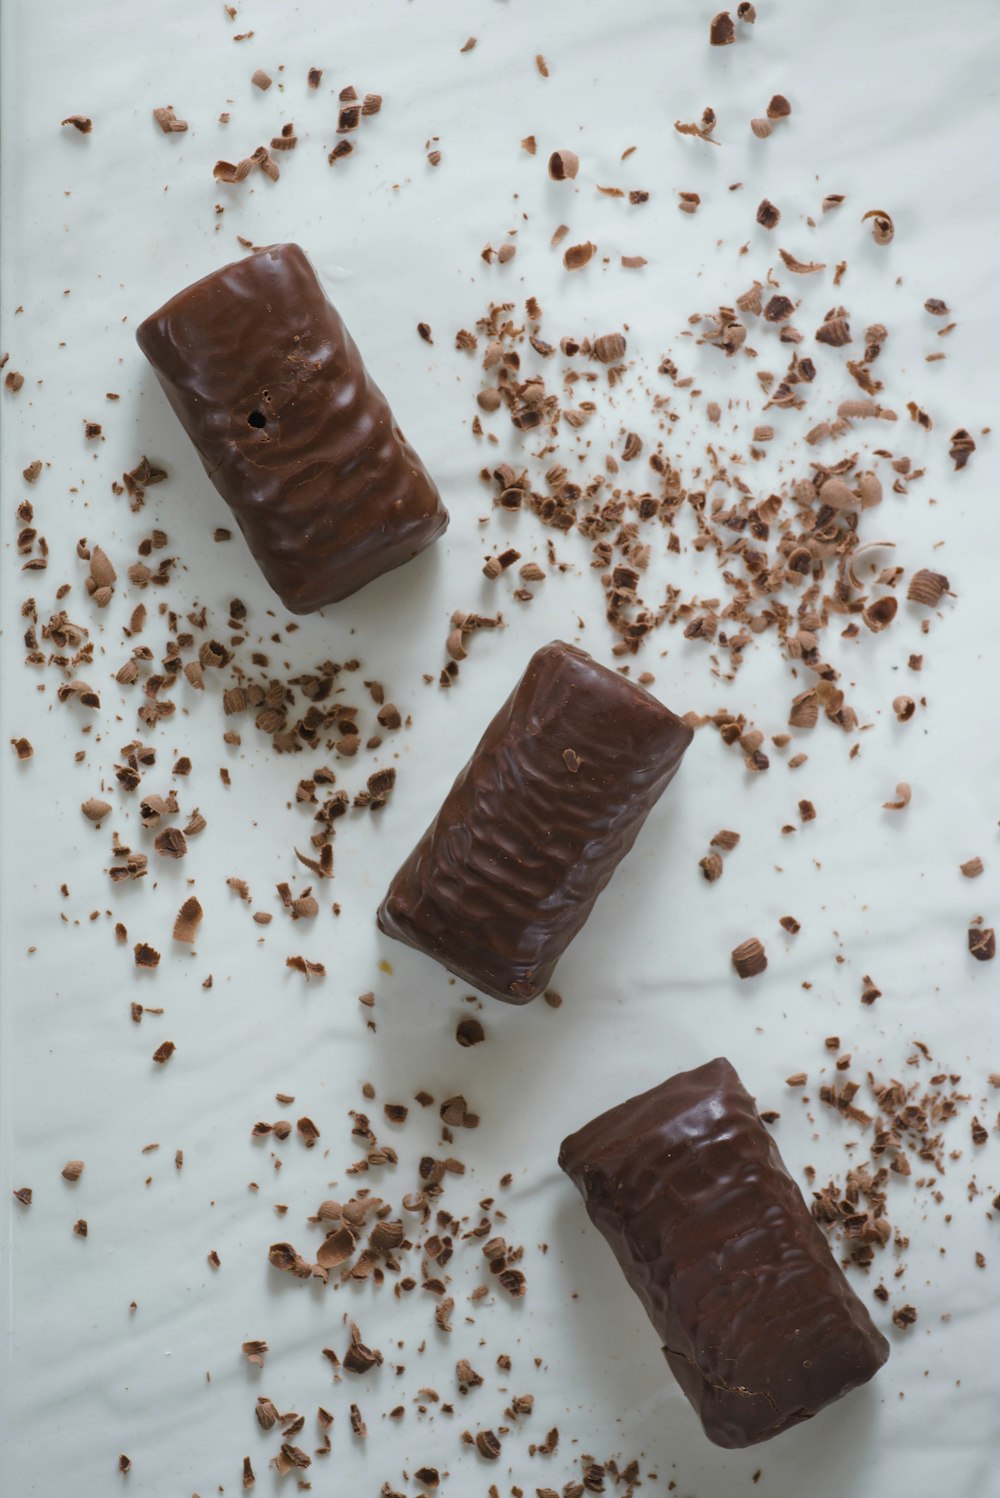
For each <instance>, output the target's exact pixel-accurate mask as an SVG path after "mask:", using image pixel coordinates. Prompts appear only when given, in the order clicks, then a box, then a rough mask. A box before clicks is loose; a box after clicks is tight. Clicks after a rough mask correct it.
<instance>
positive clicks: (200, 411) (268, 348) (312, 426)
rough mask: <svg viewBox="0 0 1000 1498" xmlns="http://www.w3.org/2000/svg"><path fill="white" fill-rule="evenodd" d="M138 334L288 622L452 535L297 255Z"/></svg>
mask: <svg viewBox="0 0 1000 1498" xmlns="http://www.w3.org/2000/svg"><path fill="white" fill-rule="evenodd" d="M136 338H137V340H138V343H139V347H140V348H141V349H142V351H143V353H144V354H145V355H146V358H147V359H148V360H149V362H150V363H151V364H152V366H153V368H154V369H155V371H156V373H157V375H158V377H159V380H160V384H161V385H162V386H163V389H164V391H165V393H166V396H167V399H168V400H169V401H170V404H171V405H172V406H173V408H174V410H175V412H176V413H177V415H178V416H179V418H180V420H181V423H182V425H183V427H184V429H185V431H186V432H187V434H188V436H189V437H190V438H191V441H192V442H193V443H194V445H195V447H196V448H197V450H198V455H199V457H200V458H201V461H202V462H203V463H204V465H205V469H206V472H207V473H208V476H209V478H210V479H211V480H212V483H213V484H214V485H215V487H216V488H217V489H218V491H219V493H220V494H221V495H222V497H223V499H224V500H225V501H226V503H227V504H228V505H229V507H230V509H231V510H232V512H233V514H234V515H235V517H236V520H237V522H238V524H239V526H240V529H241V530H242V532H243V534H244V536H245V537H246V540H247V544H248V545H249V547H250V550H251V551H252V552H253V555H254V556H255V557H256V559H257V562H258V564H259V566H260V569H261V571H262V572H263V574H264V576H265V577H266V578H267V580H268V582H269V583H270V584H271V587H272V588H273V589H274V591H275V592H276V593H277V594H278V596H279V598H280V599H281V601H282V603H283V604H284V605H285V607H286V608H287V609H290V610H291V612H292V613H295V614H307V613H310V612H311V611H312V610H313V609H319V608H322V607H323V605H324V604H327V603H334V602H336V600H337V599H340V598H346V597H347V595H348V594H349V593H354V592H356V591H357V589H358V588H361V587H363V586H364V585H365V583H367V582H370V581H371V579H372V578H375V577H378V576H380V575H381V574H382V573H383V572H388V571H390V569H391V568H393V567H399V566H400V565H401V564H402V563H403V562H408V561H409V560H410V558H411V557H414V556H416V555H417V553H418V552H419V551H422V550H423V549H424V547H425V546H429V545H430V544H431V542H432V541H434V540H435V539H436V538H437V537H438V536H439V535H441V533H442V531H444V529H445V527H446V526H447V524H448V513H447V511H446V510H445V508H444V506H443V505H442V503H441V497H440V495H439V494H438V491H437V489H436V488H435V486H434V483H433V481H432V480H431V478H430V476H429V475H428V473H427V470H426V469H425V468H424V466H423V464H422V463H421V461H420V459H419V458H418V457H417V455H416V453H415V452H414V451H413V448H412V447H410V445H409V443H408V442H407V441H406V440H405V438H404V437H403V434H402V432H401V431H400V430H399V428H398V427H397V426H396V424H395V422H394V421H393V419H392V412H391V411H390V410H389V406H388V404H387V402H386V399H385V396H384V395H383V394H382V392H381V390H379V388H378V386H377V385H375V384H374V383H373V381H372V379H371V378H370V376H369V375H368V373H367V371H366V369H365V366H364V363H363V362H362V359H361V355H360V354H359V353H358V350H357V348H356V347H355V345H354V342H353V340H352V339H351V335H350V334H349V333H348V331H347V329H346V328H345V327H344V324H343V322H342V321H341V319H340V315H339V314H338V312H337V311H336V309H335V308H334V307H332V306H331V305H330V303H329V302H328V301H327V299H326V296H325V295H324V292H323V288H322V286H321V285H320V283H319V280H318V279H317V276H316V272H315V271H314V270H313V268H312V266H311V265H310V263H309V261H308V260H307V258H306V256H305V254H304V253H303V252H302V250H300V249H299V247H298V245H294V244H281V245H273V246H272V247H271V248H270V249H266V250H260V251H257V252H256V253H255V254H252V255H248V256H247V257H246V258H245V259H244V260H237V261H235V262H234V263H233V264H232V265H226V266H223V268H222V269H221V270H217V271H213V272H212V274H211V275H209V276H205V277H204V279H203V280H201V281H196V282H195V283H194V285H193V286H189V287H188V288H187V289H186V290H185V291H181V292H179V293H178V294H177V296H175V297H173V298H172V299H171V300H170V301H169V302H167V304H166V305H165V306H163V307H161V308H160V310H159V312H154V313H153V315H152V317H148V318H147V319H146V321H145V322H144V323H142V324H141V326H140V327H139V329H138V331H137V333H136Z"/></svg>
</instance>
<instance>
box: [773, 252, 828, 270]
mask: <svg viewBox="0 0 1000 1498" xmlns="http://www.w3.org/2000/svg"><path fill="white" fill-rule="evenodd" d="M778 254H779V255H780V256H781V258H782V260H783V261H784V262H785V265H786V267H787V269H788V270H790V271H793V272H794V273H795V275H797V276H811V275H813V274H814V273H815V272H816V271H819V270H826V261H825V260H797V259H796V258H795V256H794V255H791V254H789V252H788V251H787V250H779V251H778Z"/></svg>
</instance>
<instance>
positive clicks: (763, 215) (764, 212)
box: [757, 198, 781, 229]
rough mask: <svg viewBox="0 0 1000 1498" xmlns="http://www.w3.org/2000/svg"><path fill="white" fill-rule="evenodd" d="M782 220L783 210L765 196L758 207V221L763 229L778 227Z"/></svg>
mask: <svg viewBox="0 0 1000 1498" xmlns="http://www.w3.org/2000/svg"><path fill="white" fill-rule="evenodd" d="M780 220H781V210H780V209H779V208H776V207H775V206H774V204H773V203H772V202H771V201H770V200H769V199H768V198H764V199H763V200H762V202H761V204H760V206H759V207H758V209H757V222H758V224H760V226H761V228H763V229H776V228H777V226H778V224H779V222H780Z"/></svg>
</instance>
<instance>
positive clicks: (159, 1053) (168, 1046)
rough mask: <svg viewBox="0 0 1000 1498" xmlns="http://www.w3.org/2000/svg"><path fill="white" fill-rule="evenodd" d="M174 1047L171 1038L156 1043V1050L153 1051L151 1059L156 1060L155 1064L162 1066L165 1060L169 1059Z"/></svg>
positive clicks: (174, 1049)
mask: <svg viewBox="0 0 1000 1498" xmlns="http://www.w3.org/2000/svg"><path fill="white" fill-rule="evenodd" d="M176 1049H177V1047H176V1046H175V1045H174V1043H173V1041H172V1040H165V1041H163V1043H162V1044H161V1045H158V1046H157V1047H156V1050H155V1051H154V1052H153V1060H154V1061H155V1062H156V1064H157V1066H163V1065H164V1064H165V1063H166V1062H167V1061H169V1060H170V1058H171V1056H172V1055H173V1054H174V1052H175V1051H176Z"/></svg>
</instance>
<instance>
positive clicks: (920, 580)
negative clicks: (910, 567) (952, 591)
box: [906, 567, 950, 609]
mask: <svg viewBox="0 0 1000 1498" xmlns="http://www.w3.org/2000/svg"><path fill="white" fill-rule="evenodd" d="M949 587H950V584H949V582H948V579H947V578H946V577H945V575H944V573H942V572H930V571H928V570H927V568H926V567H922V568H921V569H920V571H919V572H915V573H914V574H913V576H912V577H911V578H910V585H909V587H908V588H907V590H906V598H907V602H908V603H919V604H922V605H923V606H924V608H928V609H934V608H937V606H938V604H939V603H940V602H941V600H942V598H943V597H944V595H945V594H946V593H947V592H948V591H949Z"/></svg>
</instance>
